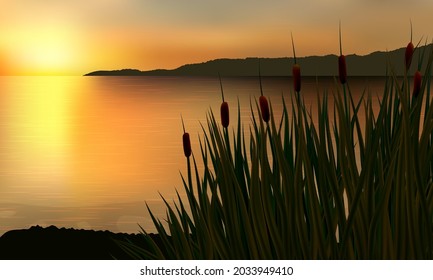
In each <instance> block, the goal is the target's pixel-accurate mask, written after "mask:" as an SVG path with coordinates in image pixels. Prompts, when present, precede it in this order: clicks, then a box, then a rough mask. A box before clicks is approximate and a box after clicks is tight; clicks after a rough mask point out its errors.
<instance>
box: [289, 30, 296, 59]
mask: <svg viewBox="0 0 433 280" xmlns="http://www.w3.org/2000/svg"><path fill="white" fill-rule="evenodd" d="M290 36H291V37H292V48H293V58H294V60H295V64H296V52H295V43H294V42H293V33H291V32H290Z"/></svg>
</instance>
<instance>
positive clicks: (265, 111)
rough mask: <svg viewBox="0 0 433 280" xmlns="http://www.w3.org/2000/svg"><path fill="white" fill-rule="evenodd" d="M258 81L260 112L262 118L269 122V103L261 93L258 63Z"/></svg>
mask: <svg viewBox="0 0 433 280" xmlns="http://www.w3.org/2000/svg"><path fill="white" fill-rule="evenodd" d="M259 81H260V97H259V104H260V111H261V112H262V119H263V120H264V121H265V122H266V123H267V122H269V118H270V113H269V104H268V100H267V99H266V97H265V96H264V95H263V87H262V75H261V73H260V64H259Z"/></svg>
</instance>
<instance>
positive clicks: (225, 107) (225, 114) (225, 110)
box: [218, 74, 230, 128]
mask: <svg viewBox="0 0 433 280" xmlns="http://www.w3.org/2000/svg"><path fill="white" fill-rule="evenodd" d="M218 76H219V79H220V86H221V96H222V99H223V103H222V104H221V109H220V113H221V123H222V125H223V127H224V128H227V127H228V126H229V123H230V114H229V104H228V103H227V102H226V101H225V100H224V90H223V83H222V82H221V76H220V75H219V74H218Z"/></svg>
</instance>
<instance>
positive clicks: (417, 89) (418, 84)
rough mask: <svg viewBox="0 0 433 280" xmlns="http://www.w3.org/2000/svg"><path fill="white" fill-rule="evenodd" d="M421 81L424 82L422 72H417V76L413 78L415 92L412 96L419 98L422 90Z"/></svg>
mask: <svg viewBox="0 0 433 280" xmlns="http://www.w3.org/2000/svg"><path fill="white" fill-rule="evenodd" d="M421 81H422V76H421V72H420V71H416V72H415V75H414V77H413V92H412V96H413V97H417V96H418V94H419V92H420V90H421Z"/></svg>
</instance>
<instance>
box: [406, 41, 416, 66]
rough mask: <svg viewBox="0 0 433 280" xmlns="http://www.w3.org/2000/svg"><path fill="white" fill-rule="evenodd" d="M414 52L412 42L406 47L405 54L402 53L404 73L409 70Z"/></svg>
mask: <svg viewBox="0 0 433 280" xmlns="http://www.w3.org/2000/svg"><path fill="white" fill-rule="evenodd" d="M413 52H414V46H413V44H412V42H409V44H407V47H406V52H405V53H404V61H405V65H406V71H407V70H409V67H410V64H411V63H412V56H413Z"/></svg>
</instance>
